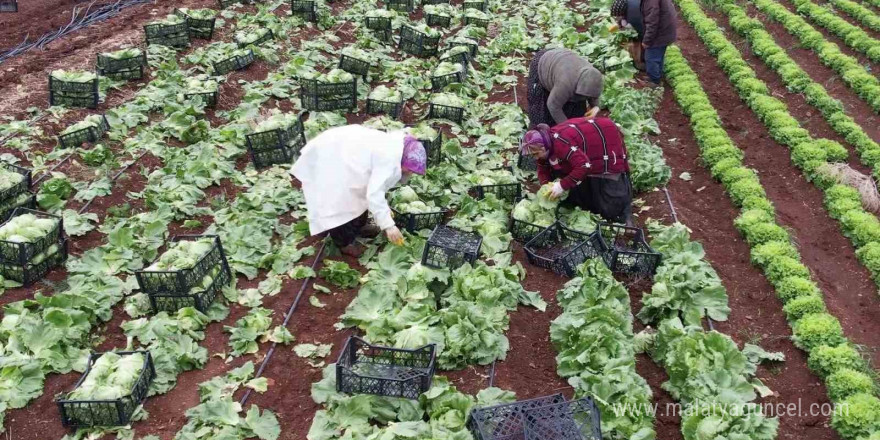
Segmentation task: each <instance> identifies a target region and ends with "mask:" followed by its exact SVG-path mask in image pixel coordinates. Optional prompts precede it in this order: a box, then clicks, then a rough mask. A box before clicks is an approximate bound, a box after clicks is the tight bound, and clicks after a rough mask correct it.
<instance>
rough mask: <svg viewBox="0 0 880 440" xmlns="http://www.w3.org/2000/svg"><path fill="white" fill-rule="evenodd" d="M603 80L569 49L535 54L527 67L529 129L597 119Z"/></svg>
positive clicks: (592, 68) (587, 62)
mask: <svg viewBox="0 0 880 440" xmlns="http://www.w3.org/2000/svg"><path fill="white" fill-rule="evenodd" d="M603 81H604V78H603V77H602V72H599V70H598V69H596V68H595V67H593V65H592V64H590V62H589V61H587V59H586V58H584V57H581V56H580V55H578V54H576V53H574V52H572V51H570V50H568V49H550V50H542V51H538V53H536V54H535V56H534V57H533V58H532V61H531V63H530V64H529V82H528V85H527V86H528V88H529V94H528V99H529V128H535V127H536V126H537V125H538V124H547V125H556V124H560V123H562V122H565V121H566V120H567V119H569V118H574V117H580V116H585V115H586V116H589V117H592V116H596V114H597V113H599V97H600V96H601V95H602V83H603ZM587 105H590V107H592V108H591V109H590V111H589V112H587Z"/></svg>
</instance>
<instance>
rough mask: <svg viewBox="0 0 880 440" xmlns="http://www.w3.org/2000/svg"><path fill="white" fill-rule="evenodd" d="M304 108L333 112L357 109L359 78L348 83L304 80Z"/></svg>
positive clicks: (302, 96)
mask: <svg viewBox="0 0 880 440" xmlns="http://www.w3.org/2000/svg"><path fill="white" fill-rule="evenodd" d="M299 91H300V100H301V101H302V106H303V108H304V109H306V110H310V111H319V112H323V111H331V110H345V109H354V108H356V107H357V78H356V77H355V78H354V79H352V81H351V82H346V83H324V82H321V81H318V80H316V79H304V80H302V86H301V87H300V90H299Z"/></svg>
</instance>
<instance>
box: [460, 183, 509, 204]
mask: <svg viewBox="0 0 880 440" xmlns="http://www.w3.org/2000/svg"><path fill="white" fill-rule="evenodd" d="M469 192H470V193H471V194H473V195H474V198H475V199H478V200H479V199H482V198H484V197H486V195H487V194H494V195H495V197H497V198H498V199H499V200H503V201H505V202H509V203H516V202H517V201H518V200H519V199H520V198H522V184H520V183H500V184H497V185H477V186H475V187H473V188H471V190H470V191H469Z"/></svg>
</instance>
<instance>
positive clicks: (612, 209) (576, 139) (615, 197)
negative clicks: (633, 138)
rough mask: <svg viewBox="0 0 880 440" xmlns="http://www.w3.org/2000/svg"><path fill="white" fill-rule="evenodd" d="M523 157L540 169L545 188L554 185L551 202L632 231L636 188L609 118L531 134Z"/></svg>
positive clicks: (540, 129)
mask: <svg viewBox="0 0 880 440" xmlns="http://www.w3.org/2000/svg"><path fill="white" fill-rule="evenodd" d="M520 152H521V154H523V155H526V156H532V157H534V158H535V160H536V162H537V165H538V180H540V181H541V184H542V185H543V184H546V183H549V182H551V181H554V180H555V182H554V183H553V188H552V190H551V193H550V197H551V198H559V197H562V195H563V194H564V193H565V192H566V191H568V198H566V199H565V201H564V202H563V203H564V204H567V205H575V206H578V207H580V208H581V209H583V210H585V211H590V212H593V213H594V214H598V215H600V216H602V217H603V218H604V219H605V220H607V221H611V222H617V223H624V222H625V223H626V224H627V225H629V226H632V225H633V224H634V223H633V219H632V185H631V183H630V180H629V161H628V160H627V153H626V146H625V145H624V143H623V135H622V134H621V132H620V130H619V129H618V128H617V125H616V124H615V123H614V122H613V121H612V120H611V119H608V118H586V117H584V118H574V119H569V120H568V121H565V122H563V123H562V124H558V125H555V126H553V127H549V126H547V125H545V124H540V125H538V126H537V127H536V128H535V129H534V130H529V131H528V132H526V134H525V137H524V138H523V142H522V147H521V150H520Z"/></svg>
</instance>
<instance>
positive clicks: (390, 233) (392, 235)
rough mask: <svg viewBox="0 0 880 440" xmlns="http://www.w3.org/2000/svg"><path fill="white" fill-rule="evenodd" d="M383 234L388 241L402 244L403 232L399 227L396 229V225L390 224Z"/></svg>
mask: <svg viewBox="0 0 880 440" xmlns="http://www.w3.org/2000/svg"><path fill="white" fill-rule="evenodd" d="M385 236H386V237H388V241H390V242H391V243H394V244H395V245H397V246H400V245H402V244H403V234H402V233H401V232H400V229H397V226H392V227H390V228H388V229H386V230H385Z"/></svg>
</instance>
